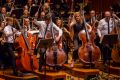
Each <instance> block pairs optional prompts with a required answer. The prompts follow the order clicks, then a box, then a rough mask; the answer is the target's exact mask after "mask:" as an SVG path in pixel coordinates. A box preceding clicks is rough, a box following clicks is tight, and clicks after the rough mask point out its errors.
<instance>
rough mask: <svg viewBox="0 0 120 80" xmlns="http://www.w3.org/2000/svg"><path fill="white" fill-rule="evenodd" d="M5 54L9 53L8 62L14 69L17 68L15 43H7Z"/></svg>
mask: <svg viewBox="0 0 120 80" xmlns="http://www.w3.org/2000/svg"><path fill="white" fill-rule="evenodd" d="M4 46H5V47H4V48H5V54H6V55H7V57H8V58H7V60H8V64H9V65H11V66H12V68H13V70H16V57H15V54H14V44H13V43H5V44H4Z"/></svg>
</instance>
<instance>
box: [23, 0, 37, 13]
mask: <svg viewBox="0 0 120 80" xmlns="http://www.w3.org/2000/svg"><path fill="white" fill-rule="evenodd" d="M31 6H35V2H34V0H27V4H26V5H25V6H24V8H25V9H28V10H29V11H30V7H31Z"/></svg>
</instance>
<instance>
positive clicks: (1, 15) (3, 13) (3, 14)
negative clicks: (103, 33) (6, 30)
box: [0, 6, 7, 22]
mask: <svg viewBox="0 0 120 80" xmlns="http://www.w3.org/2000/svg"><path fill="white" fill-rule="evenodd" d="M6 17H7V11H6V7H4V6H3V7H1V13H0V21H1V22H2V21H4V20H5V18H6Z"/></svg>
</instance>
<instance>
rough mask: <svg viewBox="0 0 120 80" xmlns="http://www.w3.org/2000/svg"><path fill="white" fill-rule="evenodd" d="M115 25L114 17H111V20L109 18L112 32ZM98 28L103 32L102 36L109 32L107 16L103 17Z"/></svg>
mask: <svg viewBox="0 0 120 80" xmlns="http://www.w3.org/2000/svg"><path fill="white" fill-rule="evenodd" d="M113 26H114V24H113V20H112V18H110V20H109V31H110V32H111V31H112V29H113ZM98 29H99V31H100V33H101V36H100V37H102V36H104V35H107V34H108V22H107V21H106V20H105V18H103V19H101V20H100V21H99V24H98Z"/></svg>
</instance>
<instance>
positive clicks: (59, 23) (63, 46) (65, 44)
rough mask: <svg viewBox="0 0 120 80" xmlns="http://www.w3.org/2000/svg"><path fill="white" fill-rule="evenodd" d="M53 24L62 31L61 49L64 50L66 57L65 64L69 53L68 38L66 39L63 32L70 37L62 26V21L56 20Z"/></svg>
mask: <svg viewBox="0 0 120 80" xmlns="http://www.w3.org/2000/svg"><path fill="white" fill-rule="evenodd" d="M55 23H56V25H57V26H58V27H59V28H60V29H62V31H63V35H62V48H63V49H64V51H65V53H66V55H67V60H66V63H68V53H69V47H68V40H69V38H67V37H66V36H65V34H64V32H66V33H68V34H69V35H70V32H69V31H68V30H67V29H66V28H65V27H64V26H63V21H62V19H61V18H57V19H56V22H55Z"/></svg>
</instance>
